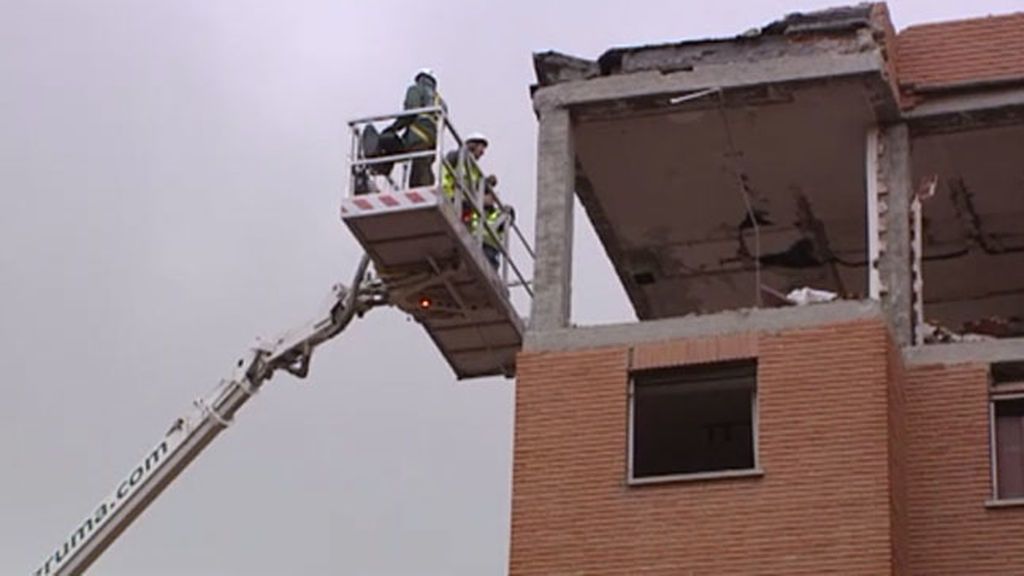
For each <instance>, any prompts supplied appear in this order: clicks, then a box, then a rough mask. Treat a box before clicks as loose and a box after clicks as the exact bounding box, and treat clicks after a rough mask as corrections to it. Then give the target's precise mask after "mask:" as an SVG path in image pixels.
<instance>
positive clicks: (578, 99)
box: [533, 48, 885, 110]
mask: <svg viewBox="0 0 1024 576" xmlns="http://www.w3.org/2000/svg"><path fill="white" fill-rule="evenodd" d="M884 69H885V58H884V57H883V56H882V53H881V50H879V49H878V48H874V49H871V50H866V51H863V52H853V53H824V54H815V55H803V56H787V57H781V58H765V59H760V60H756V61H742V60H740V61H736V62H730V63H727V64H712V65H706V66H700V67H694V69H692V70H685V71H680V72H672V73H669V74H663V73H662V72H660V71H655V70H650V71H644V72H634V73H630V74H613V75H611V76H604V77H601V78H592V79H588V80H577V81H572V82H563V83H560V84H554V85H552V86H545V87H542V88H539V89H538V90H537V91H536V93H534V95H533V102H534V107H535V108H536V109H538V110H543V109H547V108H555V107H566V106H575V105H579V104H592V103H597V102H602V101H608V100H620V99H629V98H641V97H651V96H656V95H672V96H675V95H678V94H681V93H686V92H693V91H697V90H705V89H708V88H722V89H730V88H740V87H746V86H755V85H761V84H774V83H779V82H799V81H806V80H816V79H824V78H828V79H834V78H837V77H841V76H851V75H862V74H873V75H877V76H878V77H879V78H882V75H883V70H884Z"/></svg>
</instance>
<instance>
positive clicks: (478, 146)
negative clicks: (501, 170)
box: [441, 132, 497, 200]
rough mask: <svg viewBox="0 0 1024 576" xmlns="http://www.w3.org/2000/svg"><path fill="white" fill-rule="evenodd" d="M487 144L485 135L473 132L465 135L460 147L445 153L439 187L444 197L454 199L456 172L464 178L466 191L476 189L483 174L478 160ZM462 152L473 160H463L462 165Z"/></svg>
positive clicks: (485, 149)
mask: <svg viewBox="0 0 1024 576" xmlns="http://www.w3.org/2000/svg"><path fill="white" fill-rule="evenodd" d="M487 144H488V143H487V136H484V135H483V134H481V133H479V132H474V133H472V134H470V135H469V136H467V137H466V140H465V141H464V143H463V145H462V147H461V148H459V149H458V150H452V151H450V152H448V153H447V154H445V156H444V165H443V166H442V167H441V188H442V189H443V190H444V194H445V197H446V198H448V199H449V200H454V199H455V183H456V181H457V176H456V174H458V173H459V172H461V173H462V174H463V177H464V178H465V186H466V188H467V191H472V190H475V189H476V186H477V184H478V183H479V182H480V178H481V176H483V172H481V171H480V165H479V164H478V162H479V161H480V159H481V158H483V156H484V153H485V152H486V151H487ZM463 154H466V155H468V156H472V158H473V162H465V165H463ZM495 181H497V180H495ZM463 200H465V197H463Z"/></svg>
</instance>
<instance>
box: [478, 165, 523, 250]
mask: <svg viewBox="0 0 1024 576" xmlns="http://www.w3.org/2000/svg"><path fill="white" fill-rule="evenodd" d="M497 185H498V180H497V178H495V177H494V176H488V177H487V188H486V189H485V191H484V219H485V220H486V222H487V228H485V229H484V230H482V231H481V239H482V241H483V244H482V246H483V249H484V256H486V257H487V261H488V262H490V264H491V266H493V267H494V269H495V270H497V269H498V266H499V265H500V264H501V253H502V247H503V246H505V234H506V233H507V228H508V221H509V220H511V219H512V218H513V217H514V215H515V211H513V210H512V207H511V206H504V207H503V206H501V205H499V204H498V199H497V197H496V196H495V194H494V187H495V186H497ZM478 226H480V216H479V215H477V213H476V212H473V215H472V217H471V224H470V230H472V231H474V232H475V231H476V228H477V227H478Z"/></svg>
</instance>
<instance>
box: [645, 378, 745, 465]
mask: <svg viewBox="0 0 1024 576" xmlns="http://www.w3.org/2000/svg"><path fill="white" fill-rule="evenodd" d="M629 425H630V455H629V456H630V457H629V481H630V482H632V483H643V482H645V481H651V480H670V479H674V478H677V477H680V478H682V477H686V476H689V475H705V474H706V473H727V472H735V471H748V472H749V471H753V470H755V469H756V468H757V362H756V361H754V360H744V361H738V362H726V363H717V364H702V365H694V366H685V367H674V368H668V369H657V370H644V371H637V372H634V373H633V378H632V382H631V390H630V423H629Z"/></svg>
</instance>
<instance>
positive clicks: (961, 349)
mask: <svg viewBox="0 0 1024 576" xmlns="http://www.w3.org/2000/svg"><path fill="white" fill-rule="evenodd" d="M903 360H904V361H905V362H906V363H907V365H913V366H925V365H929V364H932V365H952V364H990V363H992V362H1013V361H1020V360H1024V338H1007V339H1005V340H986V341H984V342H957V343H952V344H928V345H925V346H915V347H913V348H904V349H903Z"/></svg>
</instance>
